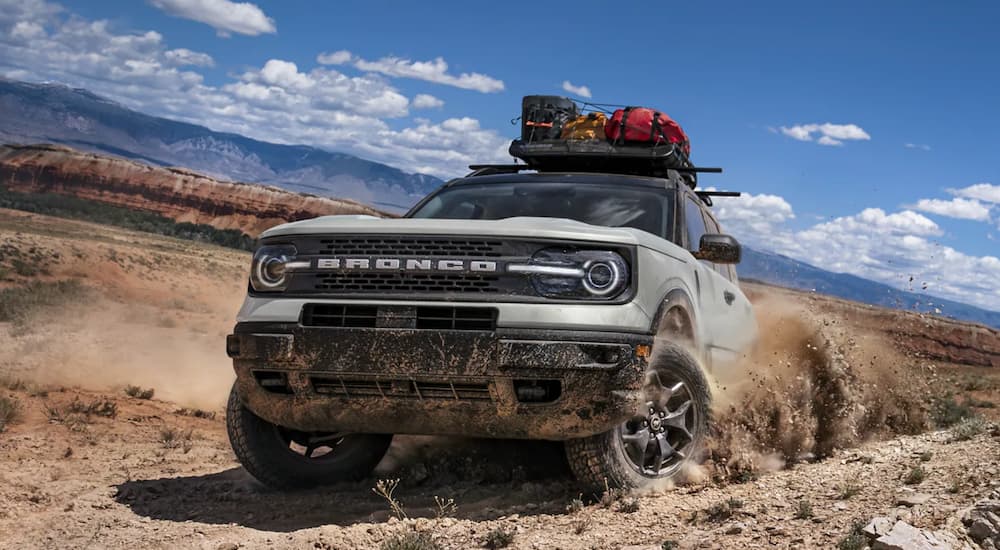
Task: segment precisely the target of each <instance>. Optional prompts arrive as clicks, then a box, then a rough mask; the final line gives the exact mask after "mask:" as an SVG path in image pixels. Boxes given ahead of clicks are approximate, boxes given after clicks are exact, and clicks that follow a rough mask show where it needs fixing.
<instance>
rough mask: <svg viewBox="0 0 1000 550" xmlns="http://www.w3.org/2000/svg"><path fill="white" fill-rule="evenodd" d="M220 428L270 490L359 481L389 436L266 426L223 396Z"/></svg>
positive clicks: (233, 393) (233, 395) (382, 452)
mask: <svg viewBox="0 0 1000 550" xmlns="http://www.w3.org/2000/svg"><path fill="white" fill-rule="evenodd" d="M226 429H227V431H228V432H229V443H230V444H231V445H232V446H233V451H234V452H235V453H236V458H237V459H238V460H239V461H240V464H242V465H243V467H244V468H246V470H247V471H248V472H250V475H252V476H253V477H255V478H257V480H258V481H260V482H261V483H263V484H264V485H267V486H269V487H272V488H275V489H306V488H309V487H315V486H318V485H328V484H331V483H337V482H340V481H349V480H356V479H360V478H362V477H364V476H366V475H368V474H369V473H371V471H372V470H373V469H374V468H375V466H376V465H378V463H379V461H380V460H382V457H383V456H385V453H386V451H387V450H388V449H389V444H390V443H391V442H392V435H391V434H390V435H384V434H345V433H336V432H300V431H297V430H292V429H289V428H284V427H282V426H278V425H276V424H272V423H270V422H268V421H266V420H264V419H263V418H260V417H259V416H257V415H255V414H254V413H252V412H250V410H249V409H247V408H246V407H244V406H243V403H242V402H240V398H239V395H237V394H236V386H235V385H234V386H233V389H232V391H231V392H230V393H229V403H228V404H227V406H226Z"/></svg>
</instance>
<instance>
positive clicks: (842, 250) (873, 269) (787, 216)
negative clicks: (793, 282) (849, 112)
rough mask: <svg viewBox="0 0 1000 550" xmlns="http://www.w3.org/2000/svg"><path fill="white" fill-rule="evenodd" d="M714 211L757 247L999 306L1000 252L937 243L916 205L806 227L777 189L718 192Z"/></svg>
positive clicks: (864, 212)
mask: <svg viewBox="0 0 1000 550" xmlns="http://www.w3.org/2000/svg"><path fill="white" fill-rule="evenodd" d="M714 210H715V212H716V214H717V215H718V217H719V219H720V221H722V223H723V226H724V230H725V231H727V232H729V233H732V234H733V235H735V236H736V237H737V238H738V239H739V240H741V241H743V242H746V243H747V244H748V245H750V246H752V247H756V248H759V249H762V250H769V251H773V252H777V253H780V254H785V255H787V256H790V257H793V258H797V259H799V260H802V261H805V262H807V263H810V264H813V265H815V266H818V267H820V268H823V269H827V270H830V271H834V272H837V273H850V274H852V275H857V276H859V277H864V278H866V279H872V280H875V281H879V282H883V283H886V284H889V285H892V286H895V287H897V288H904V289H905V288H907V287H908V285H909V281H910V277H913V278H914V280H919V281H921V282H926V283H927V292H928V293H929V294H930V295H932V296H938V297H941V298H947V299H952V300H957V301H960V302H966V303H973V304H976V305H979V306H983V307H987V308H992V309H997V310H1000V288H998V287H997V285H996V281H997V280H1000V259H998V258H996V257H995V256H972V255H969V254H964V253H962V252H959V251H957V250H955V249H954V248H951V247H948V246H945V245H942V244H941V243H939V242H936V241H935V238H937V237H940V236H942V235H943V231H942V230H941V228H940V227H939V226H938V225H937V224H936V223H934V222H933V221H932V220H930V219H928V218H927V217H925V216H923V215H922V214H919V213H917V212H914V211H912V210H902V211H900V212H892V213H889V212H886V211H884V210H882V209H880V208H866V209H864V210H862V211H861V212H858V213H857V214H854V215H850V216H841V217H837V218H834V219H832V220H829V221H825V222H822V223H817V224H813V225H811V226H809V227H806V228H804V229H793V228H791V227H790V224H788V223H786V220H791V219H793V216H792V208H791V206H790V205H788V202H787V201H785V199H783V198H782V197H778V196H774V195H746V196H744V197H741V198H736V199H725V200H723V199H719V200H718V201H716V207H715V209H714ZM946 313H947V312H946Z"/></svg>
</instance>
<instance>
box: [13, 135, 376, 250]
mask: <svg viewBox="0 0 1000 550" xmlns="http://www.w3.org/2000/svg"><path fill="white" fill-rule="evenodd" d="M0 185H2V186H5V187H6V188H7V189H8V190H10V191H15V192H23V193H28V192H31V193H57V194H60V195H70V196H74V197H79V198H82V199H88V200H93V201H99V202H103V203H107V204H113V205H116V206H122V207H126V208H131V209H135V210H144V211H147V212H155V213H157V214H160V215H163V216H166V217H168V218H172V219H174V220H177V221H180V222H192V223H204V224H209V225H212V226H214V227H217V228H219V229H239V230H241V231H243V232H244V233H247V234H249V235H252V236H256V235H257V234H259V233H260V232H261V231H263V230H265V229H267V228H269V227H272V226H275V225H278V224H280V223H284V222H288V221H295V220H301V219H305V218H313V217H316V216H323V215H330V214H370V215H376V216H378V215H382V214H381V213H380V212H378V211H376V210H375V209H373V208H370V207H368V206H365V205H363V204H360V203H356V202H354V201H350V200H342V199H331V198H325V197H317V196H312V195H303V194H300V193H294V192H291V191H285V190H283V189H279V188H277V187H270V186H265V185H256V184H249V183H235V182H228V181H220V180H217V179H213V178H210V177H208V176H203V175H201V174H197V173H194V172H191V171H189V170H184V169H180V168H157V167H152V166H149V165H146V164H142V163H139V162H134V161H130V160H125V159H120V158H115V157H108V156H103V155H97V154H93V153H85V152H82V151H77V150H75V149H70V148H68V147H62V146H56V145H25V146H15V145H7V146H0Z"/></svg>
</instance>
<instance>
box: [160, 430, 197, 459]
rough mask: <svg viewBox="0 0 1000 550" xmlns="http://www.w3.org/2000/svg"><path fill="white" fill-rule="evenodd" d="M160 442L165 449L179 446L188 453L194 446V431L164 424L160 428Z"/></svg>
mask: <svg viewBox="0 0 1000 550" xmlns="http://www.w3.org/2000/svg"><path fill="white" fill-rule="evenodd" d="M160 444H161V445H163V448H164V449H178V448H179V449H181V450H182V451H184V454H188V453H189V452H191V449H193V448H194V431H193V430H179V429H177V428H171V427H168V426H164V427H163V428H160Z"/></svg>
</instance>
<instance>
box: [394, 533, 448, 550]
mask: <svg viewBox="0 0 1000 550" xmlns="http://www.w3.org/2000/svg"><path fill="white" fill-rule="evenodd" d="M379 550H441V545H440V544H438V543H437V542H435V541H434V539H433V538H432V537H431V536H430V534H429V533H426V532H423V531H407V532H406V533H403V534H401V535H396V536H394V537H391V538H388V539H386V540H385V541H383V542H382V544H381V545H380V546H379Z"/></svg>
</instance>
